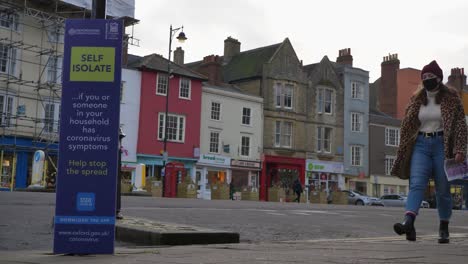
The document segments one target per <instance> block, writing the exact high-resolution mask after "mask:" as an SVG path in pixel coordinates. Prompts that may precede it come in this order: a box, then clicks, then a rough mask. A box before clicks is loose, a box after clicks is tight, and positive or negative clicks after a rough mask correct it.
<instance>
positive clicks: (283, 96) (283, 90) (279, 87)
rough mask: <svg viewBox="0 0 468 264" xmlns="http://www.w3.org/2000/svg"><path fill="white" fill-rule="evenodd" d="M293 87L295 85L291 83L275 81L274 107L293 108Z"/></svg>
mask: <svg viewBox="0 0 468 264" xmlns="http://www.w3.org/2000/svg"><path fill="white" fill-rule="evenodd" d="M294 87H295V85H294V84H292V83H282V82H275V84H274V85H273V88H274V94H275V99H274V100H275V108H276V109H285V110H293V109H294ZM288 99H289V101H288ZM286 102H288V103H289V104H290V105H289V104H286Z"/></svg>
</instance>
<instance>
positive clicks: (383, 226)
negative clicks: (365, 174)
mask: <svg viewBox="0 0 468 264" xmlns="http://www.w3.org/2000/svg"><path fill="white" fill-rule="evenodd" d="M54 203H55V195H54V194H43V193H42V194H41V193H15V192H14V193H0V263H80V264H84V263H117V264H119V263H465V262H466V259H467V257H468V221H466V220H467V219H468V211H454V216H453V218H452V221H451V225H450V231H451V243H450V244H448V245H440V244H438V243H437V211H436V210H434V209H423V210H421V212H420V216H418V219H417V223H416V229H417V233H418V237H417V241H416V242H408V241H406V240H405V239H404V237H400V236H396V235H395V234H394V233H393V231H392V228H391V226H392V225H393V223H394V222H396V221H399V220H401V217H402V213H403V209H402V208H380V207H358V206H338V205H315V204H314V205H307V204H292V203H266V202H248V201H244V202H242V201H200V200H187V199H161V198H153V197H125V198H124V199H123V212H124V215H125V216H127V217H130V218H138V219H140V218H143V219H149V220H151V221H155V222H160V223H170V224H174V225H190V226H196V227H199V228H209V229H216V230H222V231H228V232H237V233H239V234H240V242H241V243H239V244H215V245H191V246H138V245H134V244H130V243H125V242H118V243H117V245H116V251H115V254H114V255H103V256H96V255H88V256H62V255H51V248H52V247H51V245H52V229H51V219H52V216H53V210H54Z"/></svg>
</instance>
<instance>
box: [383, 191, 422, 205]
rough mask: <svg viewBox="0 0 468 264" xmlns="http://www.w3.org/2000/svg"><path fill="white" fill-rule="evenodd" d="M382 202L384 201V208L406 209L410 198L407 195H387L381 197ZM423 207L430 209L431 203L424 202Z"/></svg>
mask: <svg viewBox="0 0 468 264" xmlns="http://www.w3.org/2000/svg"><path fill="white" fill-rule="evenodd" d="M380 200H381V201H382V203H383V204H384V206H392V207H405V206H406V201H407V200H408V197H407V196H405V195H399V194H387V195H384V196H382V197H380ZM421 207H422V208H429V203H428V202H427V201H422V202H421Z"/></svg>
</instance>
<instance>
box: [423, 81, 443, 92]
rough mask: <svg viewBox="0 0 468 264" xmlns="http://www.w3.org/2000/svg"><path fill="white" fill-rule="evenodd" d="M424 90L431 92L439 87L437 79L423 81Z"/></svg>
mask: <svg viewBox="0 0 468 264" xmlns="http://www.w3.org/2000/svg"><path fill="white" fill-rule="evenodd" d="M423 84H424V88H426V90H427V91H429V92H430V91H433V90H435V89H436V88H437V87H438V86H439V82H438V81H437V78H432V79H427V80H424V81H423Z"/></svg>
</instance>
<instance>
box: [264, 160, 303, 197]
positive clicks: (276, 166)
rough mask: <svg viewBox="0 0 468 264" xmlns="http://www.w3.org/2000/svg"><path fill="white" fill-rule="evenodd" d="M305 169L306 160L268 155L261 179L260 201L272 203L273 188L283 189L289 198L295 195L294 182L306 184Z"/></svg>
mask: <svg viewBox="0 0 468 264" xmlns="http://www.w3.org/2000/svg"><path fill="white" fill-rule="evenodd" d="M304 168H305V159H301V158H291V157H282V156H268V155H266V156H265V157H264V161H263V167H262V174H261V177H260V200H261V201H270V199H269V198H270V197H269V190H270V189H271V188H278V189H282V190H284V192H285V193H286V195H287V196H289V195H293V193H292V186H293V183H294V181H295V180H296V179H299V181H300V182H301V184H303V183H304V179H305V170H304Z"/></svg>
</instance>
